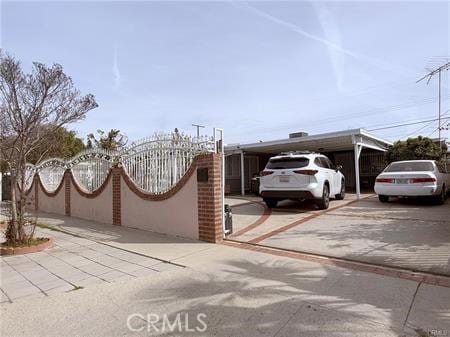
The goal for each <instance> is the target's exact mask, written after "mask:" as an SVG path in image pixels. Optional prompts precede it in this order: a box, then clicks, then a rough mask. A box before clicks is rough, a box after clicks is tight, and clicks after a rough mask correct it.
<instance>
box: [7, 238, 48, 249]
mask: <svg viewBox="0 0 450 337" xmlns="http://www.w3.org/2000/svg"><path fill="white" fill-rule="evenodd" d="M48 240H49V238H33V239H31V240H29V241H27V242H16V243H14V244H9V243H6V242H3V243H2V244H0V247H1V248H22V247H34V246H37V245H39V244H41V243H44V242H47V241H48Z"/></svg>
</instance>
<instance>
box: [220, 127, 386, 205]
mask: <svg viewBox="0 0 450 337" xmlns="http://www.w3.org/2000/svg"><path fill="white" fill-rule="evenodd" d="M389 145H391V143H390V142H389V141H387V140H384V139H381V138H379V137H376V136H375V135H373V134H371V133H369V132H368V131H366V130H364V129H352V130H345V131H339V132H330V133H323V134H318V135H308V134H306V133H304V132H299V133H293V134H290V135H289V138H288V139H281V140H273V141H266V142H258V143H249V144H233V145H228V146H225V156H226V178H225V180H226V184H227V180H228V181H229V182H230V183H231V182H232V179H235V180H237V179H240V193H241V194H242V195H245V190H246V186H245V184H246V178H248V176H249V174H248V167H246V166H245V156H246V155H247V156H249V155H252V154H254V155H256V154H257V155H259V156H260V157H259V158H266V159H265V161H267V159H268V158H269V157H270V156H271V155H274V154H278V153H280V152H287V151H311V152H320V153H323V154H326V155H329V154H331V155H332V156H334V155H336V157H337V158H344V156H343V154H346V155H352V156H353V159H352V160H351V161H349V160H347V167H346V169H347V170H349V171H348V173H349V174H353V175H354V180H355V184H354V186H355V191H356V196H357V198H358V199H359V198H360V196H361V181H360V158H361V152H362V150H363V148H366V149H370V150H373V151H374V152H379V153H382V152H385V151H386V150H387V147H388V146H389ZM351 152H352V154H351ZM237 155H238V156H239V158H240V159H239V167H236V166H237V165H236V164H237V161H236V158H237ZM264 156H265V157H264ZM232 157H234V160H233V161H232V160H231V158H232ZM371 157H372V159H371V158H368V159H367V160H368V162H365V163H364V164H365V165H367V166H368V167H374V170H375V171H374V173H377V172H376V171H378V172H379V171H381V170H382V169H383V167H384V161H383V160H382V159H380V158H382V157H381V156H378V157H377V158H376V162H373V163H372V162H370V161H371V160H372V161H374V160H375V159H374V158H375V157H374V156H371ZM330 159H332V158H330ZM332 160H333V159H332ZM334 161H335V164H341V163H339V162H337V161H339V160H338V159H335V160H334ZM350 162H351V164H350ZM348 166H354V167H352V168H350V167H348ZM246 169H247V170H246ZM258 169H259V167H258ZM234 171H236V172H238V174H235V175H234V176H233V172H234ZM231 177H233V178H231Z"/></svg>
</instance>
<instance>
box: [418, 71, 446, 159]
mask: <svg viewBox="0 0 450 337" xmlns="http://www.w3.org/2000/svg"><path fill="white" fill-rule="evenodd" d="M449 68H450V62H447V63H446V64H444V65H442V66H440V67H438V68H436V69H432V70H430V71H429V73H428V74H426V75H425V76H423V77H422V78H420V79H418V80H417V81H416V83H418V82H420V81H422V80H424V79H426V78H428V80H427V85H428V83H430V81H431V78H432V77H433V76H434V75H436V74H437V75H438V82H439V84H438V90H439V116H438V123H439V126H438V132H439V133H438V134H439V136H438V137H439V148H440V149H441V150H442V142H441V131H442V130H443V128H442V127H441V73H442V72H443V71H444V70H448V69H449Z"/></svg>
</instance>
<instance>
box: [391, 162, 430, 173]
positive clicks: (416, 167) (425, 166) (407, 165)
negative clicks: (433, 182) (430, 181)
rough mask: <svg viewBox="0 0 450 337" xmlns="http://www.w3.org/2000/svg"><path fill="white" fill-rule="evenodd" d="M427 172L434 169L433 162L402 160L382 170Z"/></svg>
mask: <svg viewBox="0 0 450 337" xmlns="http://www.w3.org/2000/svg"><path fill="white" fill-rule="evenodd" d="M412 171H416V172H421V171H422V172H424V171H425V172H427V171H434V167H433V164H432V163H430V162H417V161H415V162H414V161H412V162H404V163H392V164H391V165H389V166H388V167H386V169H385V170H384V172H412Z"/></svg>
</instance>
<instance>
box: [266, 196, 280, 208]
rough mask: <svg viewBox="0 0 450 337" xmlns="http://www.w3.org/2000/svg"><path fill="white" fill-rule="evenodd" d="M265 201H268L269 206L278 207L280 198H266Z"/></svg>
mask: <svg viewBox="0 0 450 337" xmlns="http://www.w3.org/2000/svg"><path fill="white" fill-rule="evenodd" d="M264 202H265V203H266V205H267V207H269V208H275V207H277V204H278V200H277V199H269V198H268V199H264Z"/></svg>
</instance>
